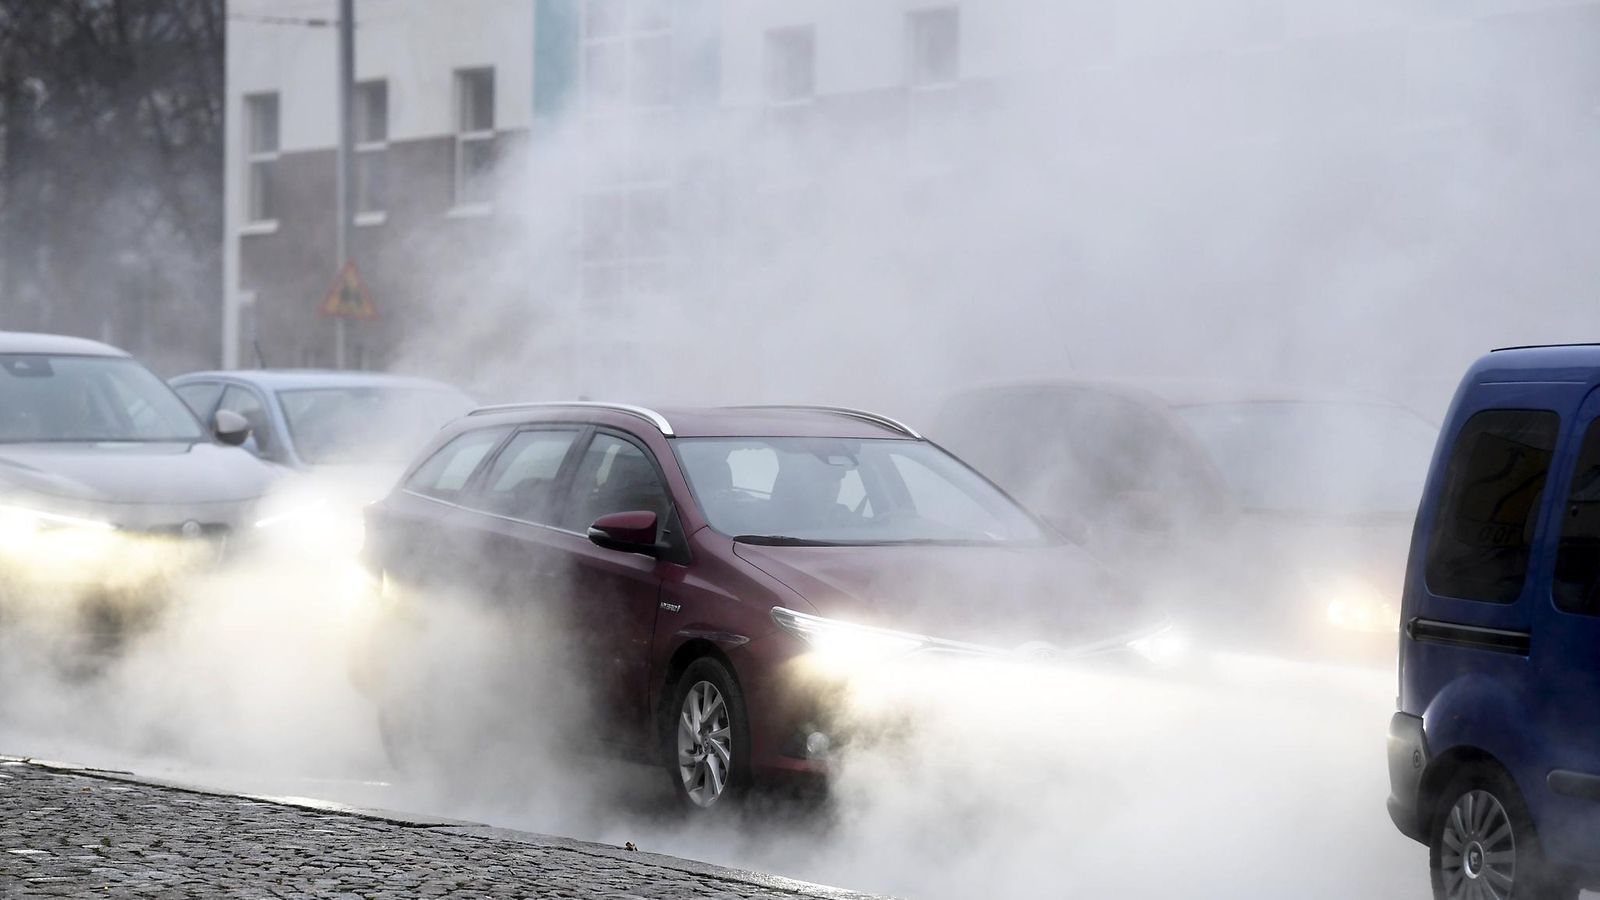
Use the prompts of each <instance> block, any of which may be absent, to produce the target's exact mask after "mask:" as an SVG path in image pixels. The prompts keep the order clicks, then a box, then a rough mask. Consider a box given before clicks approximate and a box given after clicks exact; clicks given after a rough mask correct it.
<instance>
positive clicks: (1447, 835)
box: [1428, 769, 1578, 900]
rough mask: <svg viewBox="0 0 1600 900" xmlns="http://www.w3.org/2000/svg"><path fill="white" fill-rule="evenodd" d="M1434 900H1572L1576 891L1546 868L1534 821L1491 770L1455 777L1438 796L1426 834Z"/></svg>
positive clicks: (1514, 792)
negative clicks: (1437, 803) (1503, 899)
mask: <svg viewBox="0 0 1600 900" xmlns="http://www.w3.org/2000/svg"><path fill="white" fill-rule="evenodd" d="M1428 838H1429V840H1428V866H1429V869H1430V875H1431V876H1432V881H1433V896H1434V897H1435V898H1436V900H1478V898H1484V900H1488V898H1511V900H1576V898H1577V896H1578V889H1577V886H1576V885H1574V884H1573V883H1572V881H1571V880H1570V878H1568V877H1567V876H1565V875H1564V874H1563V873H1561V872H1560V871H1559V870H1557V869H1555V868H1554V867H1552V866H1551V865H1549V864H1548V863H1546V862H1545V860H1544V857H1543V854H1541V853H1540V850H1539V838H1538V835H1537V834H1536V833H1535V832H1534V827H1533V819H1532V818H1531V817H1530V816H1529V815H1528V809H1527V807H1526V806H1525V805H1523V802H1522V797H1521V796H1520V795H1518V793H1517V790H1516V788H1515V787H1514V786H1512V784H1511V780H1510V779H1509V778H1507V777H1506V776H1504V775H1502V774H1501V773H1499V772H1497V771H1493V770H1487V769H1484V770H1473V771H1470V772H1468V773H1466V774H1464V775H1461V776H1458V777H1457V778H1456V779H1455V781H1453V782H1451V784H1450V787H1449V788H1448V789H1446V790H1445V791H1444V792H1443V793H1442V794H1440V798H1439V805H1438V807H1437V808H1436V809H1435V812H1434V817H1433V825H1432V827H1431V828H1430V830H1429V832H1428Z"/></svg>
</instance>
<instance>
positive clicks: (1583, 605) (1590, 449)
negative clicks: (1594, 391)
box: [1552, 419, 1600, 616]
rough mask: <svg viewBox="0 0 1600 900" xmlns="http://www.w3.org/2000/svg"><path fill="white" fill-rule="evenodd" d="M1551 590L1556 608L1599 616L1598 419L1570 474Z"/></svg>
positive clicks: (1590, 428)
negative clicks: (1570, 479)
mask: <svg viewBox="0 0 1600 900" xmlns="http://www.w3.org/2000/svg"><path fill="white" fill-rule="evenodd" d="M1552 588H1553V590H1554V592H1555V601H1556V606H1557V607H1558V608H1560V609H1563V610H1566V611H1567V612H1572V613H1582V614H1583V615H1586V616H1595V615H1600V419H1596V420H1595V421H1594V422H1593V423H1591V424H1590V425H1589V431H1588V432H1587V433H1586V434H1585V435H1584V437H1583V447H1582V448H1581V449H1580V450H1579V451H1578V464H1577V465H1576V466H1574V467H1573V470H1572V487H1571V488H1570V489H1569V490H1568V491H1567V504H1566V506H1565V507H1564V508H1563V515H1562V523H1561V545H1560V548H1559V549H1558V550H1557V551H1556V574H1555V583H1554V584H1553V585H1552Z"/></svg>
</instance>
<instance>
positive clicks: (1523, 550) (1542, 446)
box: [1426, 409, 1561, 603]
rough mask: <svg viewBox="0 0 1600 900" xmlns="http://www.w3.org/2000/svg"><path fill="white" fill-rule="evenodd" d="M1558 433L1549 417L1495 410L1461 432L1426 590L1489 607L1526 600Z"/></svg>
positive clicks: (1556, 424)
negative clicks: (1530, 563) (1535, 534)
mask: <svg viewBox="0 0 1600 900" xmlns="http://www.w3.org/2000/svg"><path fill="white" fill-rule="evenodd" d="M1560 425H1561V420H1560V418H1559V417H1558V416H1557V415H1556V414H1555V413H1553V412H1549V411H1546V410H1529V409H1489V410H1484V411H1482V412H1479V413H1477V414H1475V415H1473V416H1472V418H1470V419H1468V420H1467V422H1466V424H1465V425H1462V426H1461V433H1460V435H1459V436H1458V437H1457V438H1456V443H1455V446H1454V448H1452V449H1451V451H1450V462H1449V465H1448V466H1447V467H1446V469H1445V485H1444V492H1443V494H1442V495H1441V497H1440V499H1439V511H1438V517H1437V520H1436V521H1435V523H1434V527H1433V535H1432V538H1431V540H1430V543H1429V547H1428V557H1427V569H1426V579H1427V583H1428V590H1430V591H1431V592H1433V593H1435V594H1439V595H1442V596H1447V597H1459V598H1462V599H1466V600H1481V601H1485V602H1488V603H1514V602H1515V601H1516V599H1517V597H1519V596H1520V595H1521V594H1522V583H1523V581H1524V580H1525V578H1526V576H1527V572H1528V556H1529V552H1530V550H1531V548H1532V547H1533V531H1534V527H1535V525H1536V523H1537V521H1538V516H1539V500H1540V498H1542V497H1543V496H1544V486H1545V480H1546V478H1547V476H1548V475H1549V473H1550V456H1551V453H1552V452H1553V451H1554V449H1555V443H1556V434H1557V432H1558V431H1559V430H1560Z"/></svg>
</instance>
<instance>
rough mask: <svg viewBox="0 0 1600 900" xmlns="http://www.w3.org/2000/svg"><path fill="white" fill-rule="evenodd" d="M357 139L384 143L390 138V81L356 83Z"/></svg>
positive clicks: (369, 142)
mask: <svg viewBox="0 0 1600 900" xmlns="http://www.w3.org/2000/svg"><path fill="white" fill-rule="evenodd" d="M355 131H356V133H355V141H356V143H357V144H382V143H385V142H386V141H388V140H389V83H388V82H387V81H381V80H380V81H363V82H361V83H360V84H358V85H356V93H355Z"/></svg>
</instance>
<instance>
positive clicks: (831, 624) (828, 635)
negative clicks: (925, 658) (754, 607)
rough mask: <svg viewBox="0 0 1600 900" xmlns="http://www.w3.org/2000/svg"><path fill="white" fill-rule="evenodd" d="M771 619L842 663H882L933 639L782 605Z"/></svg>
mask: <svg viewBox="0 0 1600 900" xmlns="http://www.w3.org/2000/svg"><path fill="white" fill-rule="evenodd" d="M772 619H773V621H775V622H777V623H778V626H779V627H780V628H782V629H783V630H784V631H787V632H789V633H790V634H792V635H794V636H795V637H797V638H799V639H801V640H802V641H805V642H806V643H807V644H809V645H811V649H812V650H813V651H814V652H815V653H816V654H817V655H818V656H819V657H822V658H825V659H828V660H836V661H840V662H852V663H861V662H880V661H883V660H889V659H895V658H897V657H901V656H905V655H906V654H908V653H914V652H916V651H918V650H921V649H924V648H926V647H928V646H930V645H931V644H933V643H934V641H933V640H932V639H931V638H927V637H924V636H922V635H920V634H911V633H909V632H904V631H890V630H889V629H886V628H872V627H870V626H866V625H853V624H851V623H849V622H841V621H839V620H838V619H824V618H822V617H821V616H813V615H809V614H807V613H803V612H795V611H794V610H792V609H785V608H783V607H781V606H778V607H774V608H773V610H772Z"/></svg>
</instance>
